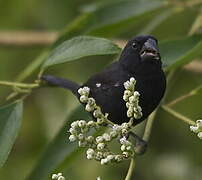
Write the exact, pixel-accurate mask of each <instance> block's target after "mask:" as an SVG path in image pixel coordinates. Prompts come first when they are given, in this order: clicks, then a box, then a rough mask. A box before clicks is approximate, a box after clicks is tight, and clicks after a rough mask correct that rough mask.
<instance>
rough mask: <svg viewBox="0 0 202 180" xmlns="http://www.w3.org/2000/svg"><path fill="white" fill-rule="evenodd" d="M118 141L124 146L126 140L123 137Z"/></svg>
mask: <svg viewBox="0 0 202 180" xmlns="http://www.w3.org/2000/svg"><path fill="white" fill-rule="evenodd" d="M119 141H120V143H121V144H124V145H125V144H126V141H127V139H126V137H125V136H123V137H122V138H121V139H120V140H119Z"/></svg>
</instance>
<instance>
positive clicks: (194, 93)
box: [166, 85, 202, 107]
mask: <svg viewBox="0 0 202 180" xmlns="http://www.w3.org/2000/svg"><path fill="white" fill-rule="evenodd" d="M200 89H202V85H201V86H198V87H197V88H195V89H193V90H191V91H190V92H189V93H187V94H184V95H182V96H180V97H178V98H176V99H174V100H173V101H171V102H169V103H168V104H167V105H166V106H168V107H171V106H173V105H174V104H177V103H179V102H180V101H182V100H184V99H186V98H188V97H191V96H194V95H196V94H197V92H198V91H199V90H200Z"/></svg>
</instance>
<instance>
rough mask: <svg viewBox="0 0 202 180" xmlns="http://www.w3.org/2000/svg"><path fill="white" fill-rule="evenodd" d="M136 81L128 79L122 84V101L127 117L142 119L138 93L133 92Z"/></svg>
mask: <svg viewBox="0 0 202 180" xmlns="http://www.w3.org/2000/svg"><path fill="white" fill-rule="evenodd" d="M135 84H136V80H135V79H134V78H130V80H129V81H126V82H125V83H124V87H125V89H126V90H125V91H124V95H123V99H124V101H126V107H127V108H128V111H127V116H128V117H133V118H135V119H140V118H141V117H142V108H141V107H140V106H139V97H140V93H139V92H138V91H135V90H134V89H135Z"/></svg>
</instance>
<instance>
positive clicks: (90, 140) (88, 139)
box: [86, 136, 94, 143]
mask: <svg viewBox="0 0 202 180" xmlns="http://www.w3.org/2000/svg"><path fill="white" fill-rule="evenodd" d="M86 140H87V141H88V142H89V143H92V142H93V141H94V137H93V136H88V137H87V138H86Z"/></svg>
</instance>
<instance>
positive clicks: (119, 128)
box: [112, 124, 122, 132]
mask: <svg viewBox="0 0 202 180" xmlns="http://www.w3.org/2000/svg"><path fill="white" fill-rule="evenodd" d="M112 129H113V130H114V131H117V132H119V131H121V129H122V127H121V126H119V125H117V124H115V125H114V126H113V127H112Z"/></svg>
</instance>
